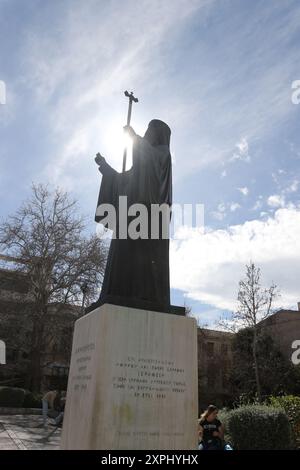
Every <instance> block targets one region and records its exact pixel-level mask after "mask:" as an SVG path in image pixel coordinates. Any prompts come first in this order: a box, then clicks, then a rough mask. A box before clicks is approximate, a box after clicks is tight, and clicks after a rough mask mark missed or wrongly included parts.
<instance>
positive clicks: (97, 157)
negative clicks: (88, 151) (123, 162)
mask: <svg viewBox="0 0 300 470" xmlns="http://www.w3.org/2000/svg"><path fill="white" fill-rule="evenodd" d="M104 161H105V158H104V157H102V155H101V154H100V153H97V155H96V157H95V162H96V163H97V165H99V166H101V164H102V163H103V162H104Z"/></svg>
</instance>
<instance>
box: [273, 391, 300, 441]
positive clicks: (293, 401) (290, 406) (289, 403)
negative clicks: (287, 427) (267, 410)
mask: <svg viewBox="0 0 300 470" xmlns="http://www.w3.org/2000/svg"><path fill="white" fill-rule="evenodd" d="M268 402H269V403H270V405H271V406H273V407H277V408H282V409H284V411H285V413H286V415H287V417H288V419H289V422H290V423H291V427H292V432H293V439H294V445H295V447H298V448H300V397H295V396H293V395H286V396H283V397H269V400H268Z"/></svg>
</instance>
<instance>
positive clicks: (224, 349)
mask: <svg viewBox="0 0 300 470" xmlns="http://www.w3.org/2000/svg"><path fill="white" fill-rule="evenodd" d="M221 354H222V356H227V354H228V344H227V343H222V344H221Z"/></svg>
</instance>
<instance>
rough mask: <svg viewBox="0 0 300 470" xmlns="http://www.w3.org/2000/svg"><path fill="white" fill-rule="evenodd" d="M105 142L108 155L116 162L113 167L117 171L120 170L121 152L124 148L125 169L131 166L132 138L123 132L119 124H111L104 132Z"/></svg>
mask: <svg viewBox="0 0 300 470" xmlns="http://www.w3.org/2000/svg"><path fill="white" fill-rule="evenodd" d="M105 137H106V138H105V141H106V142H105V143H106V144H107V147H108V148H109V151H110V156H111V158H112V159H113V161H114V162H117V164H116V165H115V168H116V170H117V171H122V165H123V153H124V149H125V148H126V151H127V158H126V170H129V169H130V168H131V167H132V138H131V137H130V136H129V135H128V134H127V133H126V132H124V130H123V128H122V127H121V126H116V125H112V126H110V128H109V129H108V131H107V132H105Z"/></svg>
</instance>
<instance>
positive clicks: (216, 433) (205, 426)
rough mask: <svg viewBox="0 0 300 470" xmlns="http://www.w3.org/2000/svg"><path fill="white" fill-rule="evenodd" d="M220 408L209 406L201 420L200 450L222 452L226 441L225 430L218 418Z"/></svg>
mask: <svg viewBox="0 0 300 470" xmlns="http://www.w3.org/2000/svg"><path fill="white" fill-rule="evenodd" d="M218 411H219V410H218V408H217V407H216V406H214V405H209V407H208V408H207V410H206V411H205V412H204V413H203V414H202V415H201V418H200V419H199V449H203V450H222V448H223V440H224V428H223V425H222V423H221V421H220V420H219V419H218V418H217V416H218Z"/></svg>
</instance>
